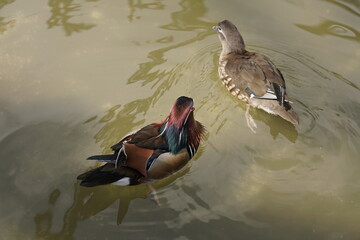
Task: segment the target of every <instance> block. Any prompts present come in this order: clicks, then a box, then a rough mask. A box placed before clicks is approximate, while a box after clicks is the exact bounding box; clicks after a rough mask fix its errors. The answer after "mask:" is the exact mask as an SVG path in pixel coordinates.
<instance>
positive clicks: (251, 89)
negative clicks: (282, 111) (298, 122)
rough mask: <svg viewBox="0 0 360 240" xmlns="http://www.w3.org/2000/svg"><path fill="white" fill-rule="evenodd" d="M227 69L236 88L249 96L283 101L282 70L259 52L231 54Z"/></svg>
mask: <svg viewBox="0 0 360 240" xmlns="http://www.w3.org/2000/svg"><path fill="white" fill-rule="evenodd" d="M226 60H227V64H226V66H225V71H226V73H227V74H228V75H229V77H230V78H231V80H232V84H234V85H235V88H237V89H239V90H240V91H241V92H243V93H246V94H247V95H248V97H250V98H252V97H256V98H264V99H277V100H278V101H283V100H282V99H284V95H285V81H284V79H283V77H282V75H281V73H280V71H279V70H278V69H277V68H276V67H275V66H274V64H273V63H272V62H271V61H270V59H269V58H267V57H266V56H264V55H262V54H259V53H252V52H245V53H244V54H229V56H228V57H227V58H226Z"/></svg>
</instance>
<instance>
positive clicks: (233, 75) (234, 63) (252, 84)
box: [213, 20, 299, 125]
mask: <svg viewBox="0 0 360 240" xmlns="http://www.w3.org/2000/svg"><path fill="white" fill-rule="evenodd" d="M213 29H214V30H216V31H217V32H218V35H219V39H220V42H221V44H222V51H221V54H220V57H219V67H218V72H219V76H220V79H221V81H222V83H223V84H224V85H225V87H226V88H227V90H228V91H229V92H230V93H231V94H232V95H234V96H235V97H237V98H238V99H240V100H241V101H243V102H245V103H246V104H247V105H248V106H252V107H256V108H260V109H262V110H264V111H266V112H268V113H271V114H275V115H279V116H280V117H282V118H283V119H285V120H287V121H289V122H291V123H293V124H296V125H297V124H299V118H298V116H297V114H296V113H295V111H294V110H293V109H292V107H291V105H290V101H289V100H288V98H287V93H286V86H285V80H284V77H283V76H282V74H281V72H280V71H279V69H277V68H276V66H275V65H274V64H273V63H272V62H271V61H270V59H269V58H268V57H267V56H265V55H263V54H260V53H256V52H249V51H247V50H245V44H244V41H243V39H242V36H241V35H240V33H239V32H238V30H237V28H236V26H235V25H234V24H232V23H231V22H230V21H228V20H225V21H222V22H220V23H219V24H218V25H217V26H214V27H213ZM248 123H249V122H248Z"/></svg>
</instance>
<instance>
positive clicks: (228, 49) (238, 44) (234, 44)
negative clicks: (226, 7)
mask: <svg viewBox="0 0 360 240" xmlns="http://www.w3.org/2000/svg"><path fill="white" fill-rule="evenodd" d="M212 29H213V30H215V31H216V32H217V33H218V36H219V39H220V42H221V45H222V48H223V50H222V55H226V54H229V53H232V52H236V53H241V52H243V51H244V50H245V43H244V40H243V38H242V36H241V35H240V33H239V31H238V29H237V28H236V26H235V25H234V24H233V23H232V22H230V21H229V20H224V21H222V22H219V23H218V25H216V26H213V27H212Z"/></svg>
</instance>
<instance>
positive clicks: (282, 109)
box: [252, 99, 299, 125]
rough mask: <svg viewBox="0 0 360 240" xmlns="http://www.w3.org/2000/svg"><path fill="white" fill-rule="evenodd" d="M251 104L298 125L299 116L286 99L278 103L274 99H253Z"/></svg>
mask: <svg viewBox="0 0 360 240" xmlns="http://www.w3.org/2000/svg"><path fill="white" fill-rule="evenodd" d="M252 106H254V107H258V108H261V109H262V110H264V111H265V112H268V113H272V114H275V115H279V116H280V117H282V118H283V119H285V120H286V121H289V122H291V123H292V124H294V125H299V117H298V115H297V114H296V112H295V111H294V109H293V108H292V107H291V105H290V103H289V102H288V101H287V100H285V101H284V103H283V104H281V105H280V104H279V102H278V101H276V100H263V99H253V100H252Z"/></svg>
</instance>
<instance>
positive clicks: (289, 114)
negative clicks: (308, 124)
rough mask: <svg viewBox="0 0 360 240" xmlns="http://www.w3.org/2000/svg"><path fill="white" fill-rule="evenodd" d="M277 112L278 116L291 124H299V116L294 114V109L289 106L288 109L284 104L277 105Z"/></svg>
mask: <svg viewBox="0 0 360 240" xmlns="http://www.w3.org/2000/svg"><path fill="white" fill-rule="evenodd" d="M289 105H290V104H289ZM278 114H279V116H280V117H282V118H283V119H285V120H287V121H289V122H291V123H292V124H294V125H299V117H298V115H297V114H296V112H295V111H294V109H292V108H290V109H288V110H286V108H285V107H284V106H280V105H279V111H278Z"/></svg>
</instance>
